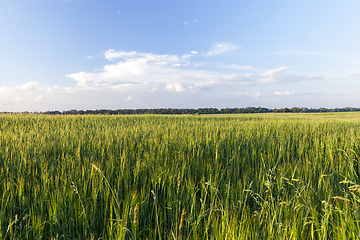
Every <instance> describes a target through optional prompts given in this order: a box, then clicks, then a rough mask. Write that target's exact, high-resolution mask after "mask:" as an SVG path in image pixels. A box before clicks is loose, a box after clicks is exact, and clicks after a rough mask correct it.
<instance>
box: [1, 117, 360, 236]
mask: <svg viewBox="0 0 360 240" xmlns="http://www.w3.org/2000/svg"><path fill="white" fill-rule="evenodd" d="M359 129H360V115H359V114H350V115H349V114H348V116H346V117H344V116H343V115H341V114H335V113H332V114H266V115H265V114H254V115H221V116H211V115H207V116H156V115H154V116H149V115H148V116H40V115H1V116H0V226H1V231H0V239H146V238H147V239H176V240H177V239H359V238H360V237H359V236H360V226H359V224H360V222H359V221H360V185H359V184H360V180H359V174H360V166H359V158H358V155H359V154H360V147H359V144H360V142H359V140H360V131H359Z"/></svg>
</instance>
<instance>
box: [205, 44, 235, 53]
mask: <svg viewBox="0 0 360 240" xmlns="http://www.w3.org/2000/svg"><path fill="white" fill-rule="evenodd" d="M238 48H239V46H237V45H234V44H232V43H229V42H216V43H214V44H213V46H212V47H211V49H210V51H209V52H207V53H206V54H205V55H207V56H215V55H219V54H222V53H225V52H229V51H233V50H236V49H238Z"/></svg>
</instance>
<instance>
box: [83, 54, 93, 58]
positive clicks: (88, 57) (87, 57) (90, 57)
mask: <svg viewBox="0 0 360 240" xmlns="http://www.w3.org/2000/svg"><path fill="white" fill-rule="evenodd" d="M84 58H86V59H91V58H92V56H91V55H90V56H87V57H84Z"/></svg>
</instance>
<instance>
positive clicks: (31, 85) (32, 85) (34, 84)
mask: <svg viewBox="0 0 360 240" xmlns="http://www.w3.org/2000/svg"><path fill="white" fill-rule="evenodd" d="M39 86H40V84H39V83H38V82H35V81H33V82H28V83H24V84H23V85H21V86H18V87H16V89H18V90H21V91H34V90H35V89H36V88H38V87H39Z"/></svg>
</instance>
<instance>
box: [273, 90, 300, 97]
mask: <svg viewBox="0 0 360 240" xmlns="http://www.w3.org/2000/svg"><path fill="white" fill-rule="evenodd" d="M274 94H275V95H278V96H290V95H295V92H294V91H290V92H289V91H286V92H275V93H274Z"/></svg>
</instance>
